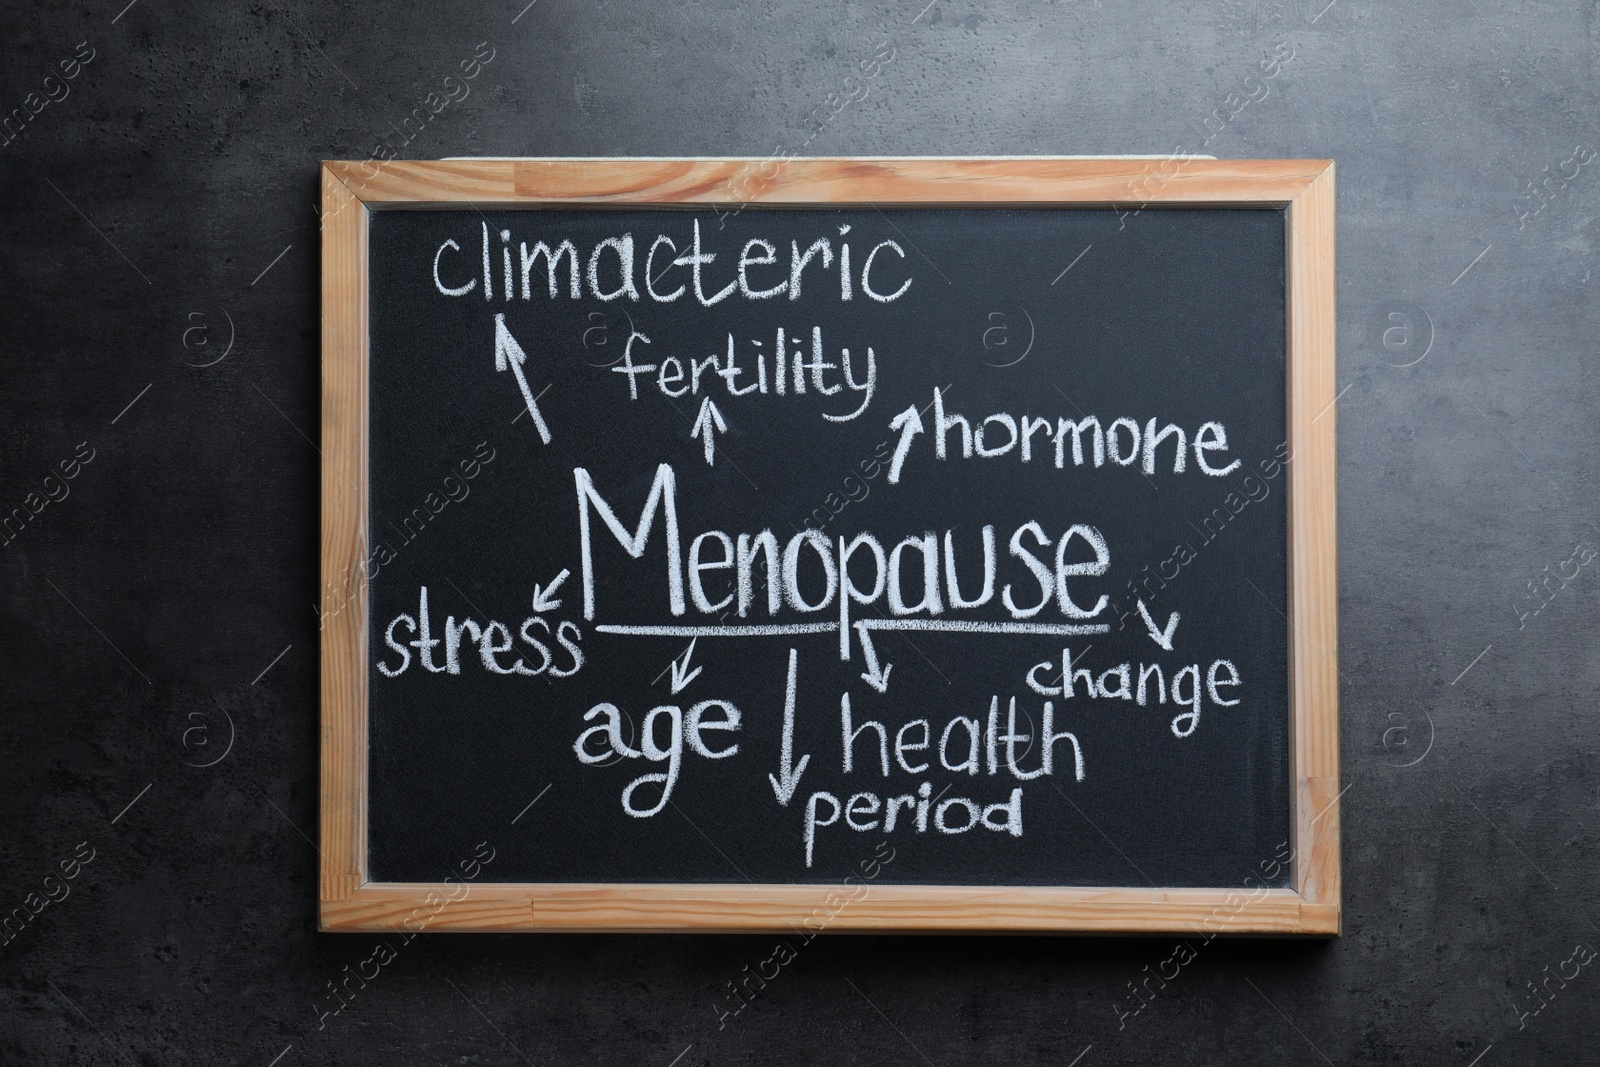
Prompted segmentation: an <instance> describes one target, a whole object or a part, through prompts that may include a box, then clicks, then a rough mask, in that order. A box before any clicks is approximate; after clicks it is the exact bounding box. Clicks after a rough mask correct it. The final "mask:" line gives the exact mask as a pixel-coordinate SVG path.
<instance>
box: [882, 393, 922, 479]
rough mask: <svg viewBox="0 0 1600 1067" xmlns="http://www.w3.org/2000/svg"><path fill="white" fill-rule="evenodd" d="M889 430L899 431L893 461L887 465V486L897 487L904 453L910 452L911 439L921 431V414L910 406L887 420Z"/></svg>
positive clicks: (913, 405) (903, 461)
mask: <svg viewBox="0 0 1600 1067" xmlns="http://www.w3.org/2000/svg"><path fill="white" fill-rule="evenodd" d="M889 429H891V430H899V431H900V443H899V444H897V445H895V446H894V459H893V460H891V461H890V463H889V484H890V485H899V484H900V467H901V465H902V464H903V463H905V461H906V453H908V452H910V451H911V439H912V438H913V437H915V436H917V434H919V433H921V432H922V430H923V426H922V412H920V411H918V410H917V405H915V404H912V405H911V406H910V407H908V408H906V409H905V410H904V411H902V412H901V413H900V414H898V415H896V416H895V417H894V418H892V419H890V420H889Z"/></svg>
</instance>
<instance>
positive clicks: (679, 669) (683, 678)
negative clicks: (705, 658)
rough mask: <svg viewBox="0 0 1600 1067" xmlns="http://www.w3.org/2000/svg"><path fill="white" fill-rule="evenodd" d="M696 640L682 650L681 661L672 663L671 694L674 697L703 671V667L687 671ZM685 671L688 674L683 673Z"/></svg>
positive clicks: (692, 656)
mask: <svg viewBox="0 0 1600 1067" xmlns="http://www.w3.org/2000/svg"><path fill="white" fill-rule="evenodd" d="M698 640H700V639H699V638H698V637H696V638H695V639H694V640H692V641H690V642H689V647H688V648H686V649H684V650H683V658H682V659H681V660H676V659H675V660H673V661H672V693H673V695H674V696H676V695H677V694H679V693H681V692H683V691H684V689H685V688H687V687H688V685H689V683H690V682H692V681H694V680H695V678H697V677H698V676H699V674H700V672H701V671H703V670H705V668H704V667H696V668H695V669H694V670H692V671H691V670H689V661H690V660H691V659H693V658H694V643H695V641H698ZM685 671H687V672H688V673H687V674H686V673H684V672H685Z"/></svg>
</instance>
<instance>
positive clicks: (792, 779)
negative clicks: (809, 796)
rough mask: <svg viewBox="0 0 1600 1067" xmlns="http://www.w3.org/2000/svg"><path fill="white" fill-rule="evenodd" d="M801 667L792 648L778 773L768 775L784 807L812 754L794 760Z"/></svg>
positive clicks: (798, 783)
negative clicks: (795, 715) (796, 679)
mask: <svg viewBox="0 0 1600 1067" xmlns="http://www.w3.org/2000/svg"><path fill="white" fill-rule="evenodd" d="M799 667H800V654H799V653H798V652H796V651H795V650H794V649H792V648H791V649H790V650H789V687H788V690H787V692H785V694H784V697H783V748H782V749H781V750H780V751H779V753H778V773H777V774H776V775H772V774H769V775H767V781H769V782H771V783H772V791H773V792H774V793H776V794H777V795H778V803H779V804H782V805H783V806H784V807H788V806H789V801H790V800H791V799H792V798H793V797H794V791H795V789H796V788H797V787H799V785H800V776H801V775H802V774H804V773H805V771H806V764H807V763H810V762H811V757H810V756H801V757H800V762H799V763H795V762H794V688H795V676H796V674H798V672H799Z"/></svg>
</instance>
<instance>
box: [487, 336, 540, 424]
mask: <svg viewBox="0 0 1600 1067" xmlns="http://www.w3.org/2000/svg"><path fill="white" fill-rule="evenodd" d="M526 362H528V353H526V352H524V351H523V350H522V346H521V345H519V344H517V339H516V338H515V337H512V336H511V331H510V330H508V329H506V317H505V315H504V314H499V315H496V316H495V317H494V369H495V370H505V369H506V367H507V366H508V365H509V366H510V367H511V373H512V374H514V375H516V378H517V388H519V389H521V390H522V398H523V399H524V400H526V401H527V402H528V414H529V415H532V416H533V424H534V426H536V427H538V429H539V440H541V441H543V442H544V443H545V444H549V443H550V427H548V426H546V425H545V424H544V416H543V415H541V414H539V405H538V404H536V403H534V400H533V390H532V389H529V388H528V379H527V378H526V377H524V376H523V373H522V365H523V364H524V363H526Z"/></svg>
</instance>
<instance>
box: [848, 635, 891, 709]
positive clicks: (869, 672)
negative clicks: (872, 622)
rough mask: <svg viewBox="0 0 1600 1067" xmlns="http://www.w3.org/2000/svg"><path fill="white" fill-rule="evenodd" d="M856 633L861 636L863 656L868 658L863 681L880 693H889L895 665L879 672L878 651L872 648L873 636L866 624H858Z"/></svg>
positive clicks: (889, 665) (886, 664)
mask: <svg viewBox="0 0 1600 1067" xmlns="http://www.w3.org/2000/svg"><path fill="white" fill-rule="evenodd" d="M856 633H858V634H860V635H861V654H862V655H863V656H865V657H866V660H867V669H866V671H865V672H864V673H863V674H862V675H861V680H862V681H863V682H866V683H867V684H868V685H870V686H872V688H874V689H876V690H877V691H878V692H880V693H887V692H888V691H889V672H890V671H892V670H894V664H893V663H885V664H884V665H883V670H881V671H880V670H878V650H877V649H875V648H873V647H872V634H871V632H870V631H868V630H867V624H866V623H864V622H858V623H856Z"/></svg>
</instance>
